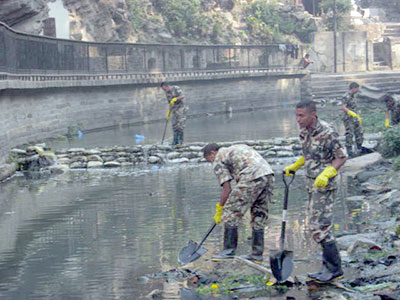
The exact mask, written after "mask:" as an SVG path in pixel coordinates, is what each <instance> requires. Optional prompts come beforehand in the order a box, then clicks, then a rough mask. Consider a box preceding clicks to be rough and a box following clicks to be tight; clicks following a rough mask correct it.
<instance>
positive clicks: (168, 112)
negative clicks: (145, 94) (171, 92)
mask: <svg viewBox="0 0 400 300" xmlns="http://www.w3.org/2000/svg"><path fill="white" fill-rule="evenodd" d="M166 118H167V120H169V118H171V110H170V109H168V111H167V116H166Z"/></svg>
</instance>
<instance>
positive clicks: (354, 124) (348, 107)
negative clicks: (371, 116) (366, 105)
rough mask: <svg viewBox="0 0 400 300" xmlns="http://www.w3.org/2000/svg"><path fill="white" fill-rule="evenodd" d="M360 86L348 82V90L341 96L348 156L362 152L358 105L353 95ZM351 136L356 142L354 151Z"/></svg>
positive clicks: (360, 121)
mask: <svg viewBox="0 0 400 300" xmlns="http://www.w3.org/2000/svg"><path fill="white" fill-rule="evenodd" d="M359 89H360V86H359V85H358V83H357V82H352V83H350V86H349V92H348V93H346V94H345V95H344V96H343V105H342V110H343V112H344V115H343V122H344V127H345V130H346V132H345V136H346V150H347V155H348V156H349V157H355V156H357V155H358V154H363V148H362V143H363V140H364V136H363V132H362V127H361V125H362V120H361V117H360V115H359V114H358V107H357V103H356V100H355V99H354V97H355V95H356V94H357V93H358V91H359ZM353 136H354V139H355V144H356V149H357V150H356V152H353V143H354V141H353Z"/></svg>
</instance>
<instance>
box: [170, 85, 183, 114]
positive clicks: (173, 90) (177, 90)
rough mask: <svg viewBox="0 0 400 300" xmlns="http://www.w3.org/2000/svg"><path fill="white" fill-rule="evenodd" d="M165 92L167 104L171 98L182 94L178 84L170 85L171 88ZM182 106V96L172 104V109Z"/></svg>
mask: <svg viewBox="0 0 400 300" xmlns="http://www.w3.org/2000/svg"><path fill="white" fill-rule="evenodd" d="M166 94H167V101H168V104H170V102H171V99H172V98H176V97H179V96H182V95H183V92H182V89H181V88H180V87H179V86H177V85H174V86H171V90H170V91H169V92H167V93H166ZM183 106H184V104H183V98H182V99H180V100H177V101H176V102H175V104H174V106H172V111H174V110H178V109H179V108H181V107H183Z"/></svg>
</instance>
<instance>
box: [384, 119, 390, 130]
mask: <svg viewBox="0 0 400 300" xmlns="http://www.w3.org/2000/svg"><path fill="white" fill-rule="evenodd" d="M389 126H390V123H389V119H388V118H385V128H389Z"/></svg>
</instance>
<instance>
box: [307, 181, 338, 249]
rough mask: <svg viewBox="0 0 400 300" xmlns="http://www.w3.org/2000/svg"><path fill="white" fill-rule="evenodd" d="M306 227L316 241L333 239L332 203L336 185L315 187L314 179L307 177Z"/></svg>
mask: <svg viewBox="0 0 400 300" xmlns="http://www.w3.org/2000/svg"><path fill="white" fill-rule="evenodd" d="M308 180H309V182H308V187H307V191H308V196H309V202H308V204H309V205H308V228H309V230H310V233H311V236H312V238H313V239H314V241H316V242H317V243H321V242H322V241H325V242H329V241H332V240H333V239H334V235H333V232H332V227H333V205H334V201H335V197H336V185H334V186H333V187H331V188H327V189H315V188H314V181H315V179H313V178H309V179H308Z"/></svg>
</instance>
